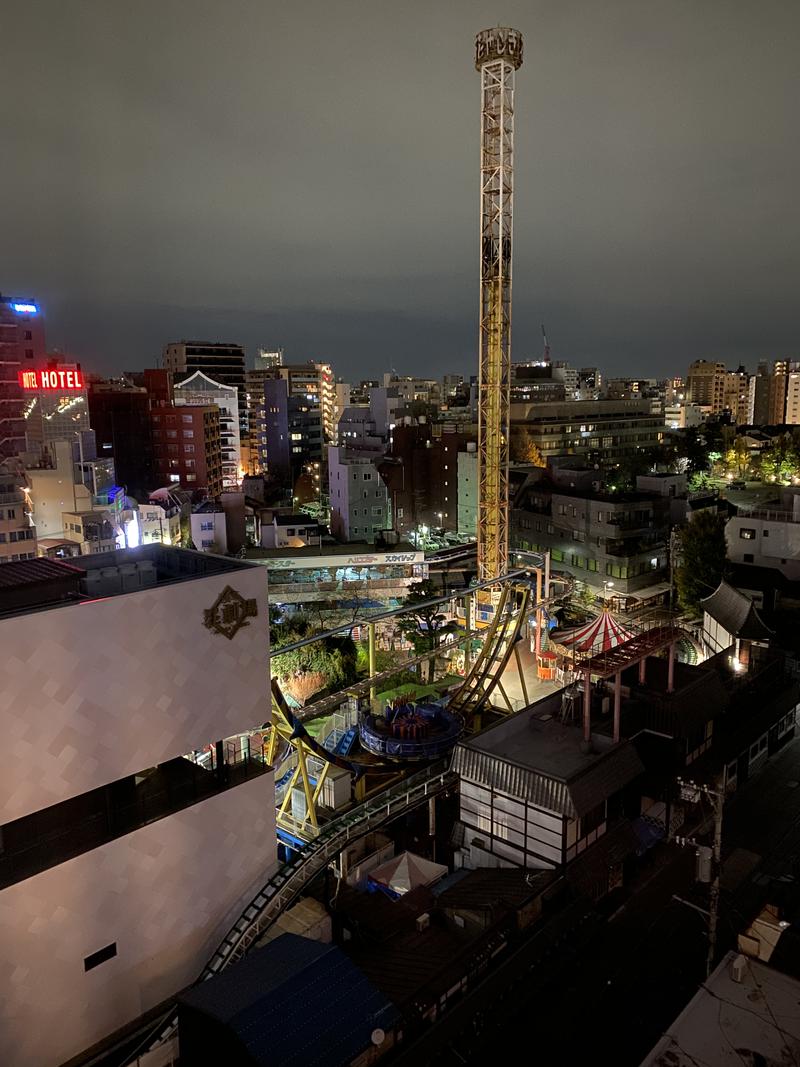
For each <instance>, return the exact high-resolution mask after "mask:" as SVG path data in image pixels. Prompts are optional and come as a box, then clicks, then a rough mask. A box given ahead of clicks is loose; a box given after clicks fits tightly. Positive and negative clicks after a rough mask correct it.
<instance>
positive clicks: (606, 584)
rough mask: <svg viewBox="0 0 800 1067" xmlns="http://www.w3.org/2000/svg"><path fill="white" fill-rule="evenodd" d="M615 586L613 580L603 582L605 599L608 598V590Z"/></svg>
mask: <svg viewBox="0 0 800 1067" xmlns="http://www.w3.org/2000/svg"><path fill="white" fill-rule="evenodd" d="M613 588H614V583H613V582H603V601H605V600H606V598H607V591H608V590H609V589H613Z"/></svg>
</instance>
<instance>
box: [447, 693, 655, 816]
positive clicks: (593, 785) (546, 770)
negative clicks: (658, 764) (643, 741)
mask: <svg viewBox="0 0 800 1067" xmlns="http://www.w3.org/2000/svg"><path fill="white" fill-rule="evenodd" d="M563 692H564V691H563V690H561V691H559V692H557V693H552V694H550V695H549V696H546V697H544V698H543V699H542V700H539V701H537V702H536V703H535V704H532V705H531V706H530V707H528V708H526V709H525V710H524V711H521V712H519V713H518V714H516V715H512V716H509V717H508V718H507V719H504V720H503V721H502V722H500V723H497V724H496V725H494V726H490V727H488V728H487V729H485V730H483V731H481V733H479V734H476V735H475V736H474V737H471V738H469V739H468V740H465V741H461V742H460V743H459V744H458V746H457V747H456V749H455V754H454V759H453V769H454V770H456V771H458V772H459V773H460V774H461V776H462V777H463V778H466V779H468V780H470V781H473V782H479V783H481V784H482V785H484V786H486V787H487V788H494V789H499V790H501V791H502V792H508V793H511V794H513V795H514V796H522V797H524V798H525V799H526V800H528V801H530V802H531V803H532V804H536V805H537V806H540V807H543V808H546V809H547V810H549V811H557V812H560V813H561V814H563V815H567V816H568V817H570V818H574V817H575V816H579V815H585V814H586V812H588V811H591V809H592V808H593V807H595V806H596V805H597V804H598V803H599V802H600V801H601V800H603V799H604V798H605V797H607V796H609V795H610V794H611V793H614V792H616V791H617V790H619V789H621V788H622V787H623V786H624V785H627V784H628V782H630V781H632V780H633V779H634V778H636V777H637V776H638V775H639V774H641V773H642V771H643V770H644V766H643V764H642V763H641V761H640V759H639V756H638V755H637V753H636V749H635V748H634V746H633V745H632V744H631V743H629V742H627V741H623V742H621V743H619V744H616V745H615V744H613V742H612V740H611V738H610V737H607V736H604V735H603V734H601V733H595V732H593V733H592V740H591V745H590V746H586V745H584V744H583V735H582V731H581V729H580V727H579V726H578V725H577V722H575V723H573V722H571V721H570V722H566V721H564V719H563V718H562V709H563V705H562V695H563ZM579 711H580V709H579V708H578V709H577V712H579ZM575 718H577V713H576V716H575Z"/></svg>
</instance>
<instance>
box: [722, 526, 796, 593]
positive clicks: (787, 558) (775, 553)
mask: <svg viewBox="0 0 800 1067" xmlns="http://www.w3.org/2000/svg"><path fill="white" fill-rule="evenodd" d="M766 515H772V516H773V517H772V518H768V517H765V516H766ZM748 535H749V536H748ZM725 539H726V541H727V545H728V559H729V560H730V561H731V562H732V563H752V564H753V565H754V566H756V567H772V568H774V569H775V570H778V571H780V572H781V574H784V575H785V576H786V577H787V578H788V579H789V580H790V581H797V580H798V579H800V519H798V518H796V517H795V516H794V515H791V514H789V513H785V512H767V513H764V512H759V513H758V514H757V515H734V516H733V518H731V519H730V520H729V521H728V525H727V526H726V527H725ZM751 556H752V559H751V558H749V557H751ZM745 557H748V558H745Z"/></svg>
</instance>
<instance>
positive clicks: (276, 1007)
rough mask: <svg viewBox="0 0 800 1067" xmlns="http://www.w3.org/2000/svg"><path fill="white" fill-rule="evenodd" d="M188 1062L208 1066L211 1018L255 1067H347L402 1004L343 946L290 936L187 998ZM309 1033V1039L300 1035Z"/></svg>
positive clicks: (184, 1033) (184, 1040) (183, 1004)
mask: <svg viewBox="0 0 800 1067" xmlns="http://www.w3.org/2000/svg"><path fill="white" fill-rule="evenodd" d="M178 1003H179V1017H180V1025H181V1059H182V1060H183V1058H184V1045H185V1044H186V1045H188V1046H189V1047H190V1050H191V1052H192V1053H193V1055H192V1056H191V1057H190V1062H191V1063H198V1064H199V1063H200V1059H199V1058H194V1057H195V1056H198V1057H199V1056H200V1055H202V1039H203V1036H204V1027H203V1019H204V1018H205V1019H207V1020H209V1022H211V1023H212V1024H217V1025H221V1026H224V1027H226V1028H227V1030H228V1031H229V1032H230V1041H231V1048H235V1047H238V1048H241V1047H242V1046H244V1048H245V1049H246V1052H247V1056H248V1059H247V1062H248V1063H252V1064H259V1065H264V1067H268V1065H269V1067H271V1065H273V1064H275V1065H277V1064H281V1065H283V1067H292V1065H297V1067H300V1065H305V1064H313V1065H314V1067H339V1065H340V1064H345V1063H350V1062H352V1061H353V1060H354V1059H355V1057H356V1056H357V1055H358V1054H359V1053H362V1052H364V1051H365V1050H366V1049H368V1048H369V1047H370V1045H371V1042H373V1034H374V1033H375V1031H376V1030H377V1029H379V1028H380V1029H382V1030H384V1031H389V1030H391V1029H392V1028H393V1027H394V1026H395V1025H396V1024H397V1023H398V1022H399V1019H400V1014H399V1012H398V1011H397V1009H396V1008H395V1006H394V1005H393V1004H392V1003H391V1002H390V1001H389V1000H388V999H387V997H386V996H385V995H384V994H383V993H381V992H380V991H379V990H378V989H377V988H376V987H375V985H373V983H372V982H370V980H369V979H368V978H367V977H366V976H365V975H364V974H363V973H362V971H361V970H359V968H358V967H356V966H355V965H354V964H353V963H352V962H351V960H349V959H348V957H347V956H346V955H345V954H344V952H342V950H341V949H339V948H337V947H336V946H335V945H327V944H322V943H320V942H319V941H312V940H310V939H308V938H305V937H300V936H299V935H296V934H283V935H282V936H281V937H278V938H276V939H275V940H274V941H272V942H270V943H269V944H268V945H266V946H265V947H264V948H259V949H256V950H255V951H254V952H252V953H251V954H250V955H249V956H247V957H246V958H245V959H244V960H242V961H241V962H239V963H237V964H236V966H235V967H231V968H230V969H229V970H227V971H225V972H223V973H222V974H220V975H218V976H217V977H215V978H212V979H210V980H209V981H207V982H201V983H199V984H198V985H196V986H194V987H193V988H192V989H190V990H188V991H187V992H185V993H183V994H181V996H180V998H179V1002H178ZM301 1034H302V1040H300V1041H299V1040H298V1035H301Z"/></svg>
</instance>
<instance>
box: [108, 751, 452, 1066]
mask: <svg viewBox="0 0 800 1067" xmlns="http://www.w3.org/2000/svg"><path fill="white" fill-rule="evenodd" d="M457 786H458V775H457V774H455V773H453V772H451V771H449V770H448V768H447V765H446V764H445V763H444V762H441V761H440V762H438V763H436V764H431V765H429V766H428V767H426V768H425V770H424V771H420V772H419V773H418V774H415V775H414V776H413V777H411V778H406V779H404V780H403V781H402V782H399V783H397V784H396V785H394V786H391V787H390V788H388V789H386V790H384V791H383V792H382V793H381V794H380V795H379V796H377V797H373V798H372V799H371V800H367V801H365V802H364V803H363V804H360V805H358V806H357V807H355V808H352V809H351V810H350V811H348V812H345V814H344V815H340V816H339V817H338V818H337V819H334V820H332V821H331V822H330V823H328V824H327V825H326V826H325V828H324V830H323V831H322V832H321V833H320V834H319V836H318V837H316V838H315V839H314V840H313V841H312V842H311V843H310V844H308V845H306V846H305V847H304V848H303V849H301V850H300V852H298V853H297V854H296V855H295V858H294V859H293V860H292V861H291V862H290V863H287V864H285V865H284V866H282V867H281V868H280V870H278V871H277V872H276V873H275V874H274V875H272V877H271V878H269V879H268V880H267V881H266V882H265V884H264V885H263V886H262V887H261V889H260V890H259V891H258V893H256V895H255V896H254V897H253V898H252V900H251V901H250V903H249V904H248V905H247V907H246V908H244V910H243V911H242V913H241V915H240V916H239V918H238V919H237V920H236V922H235V923H234V924H233V926H232V927H231V928H230V930H229V931H228V932H227V934H226V935H225V937H224V938H223V939H222V941H221V943H220V945H219V947H218V948H217V950H216V951H215V953H214V954H213V956H212V957H211V958H210V959H209V961H208V963H207V964H206V966H205V967H204V968H203V971H202V973H201V974H200V977H199V979H198V982H204V981H207V980H208V979H209V978H213V977H214V975H216V974H220V973H221V972H222V971H224V970H225V969H226V968H227V967H229V966H230V965H231V964H232V963H236V962H237V961H238V960H240V959H242V958H243V957H244V955H245V954H246V952H247V950H248V949H249V948H250V947H251V946H252V945H253V944H254V943H255V942H256V941H258V940H260V939H261V938H262V937H263V936H264V934H265V933H266V932H267V930H269V928H270V927H271V926H272V924H273V923H274V922H275V921H276V920H277V919H278V917H279V916H280V915H281V913H282V912H283V911H285V910H286V908H288V907H289V906H290V905H291V904H293V903H294V901H295V900H297V898H298V897H299V896H300V894H301V893H302V892H303V891H304V890H305V889H306V888H307V887H308V885H309V883H310V882H311V881H312V880H313V879H314V878H316V876H317V875H318V874H319V873H320V872H321V871H322V870H324V868H325V867H326V866H327V865H328V864H329V863H330V862H331V860H332V859H335V857H336V856H338V855H339V854H340V853H341V852H342V851H343V849H345V848H346V847H347V845H349V844H350V843H351V842H353V841H357V840H359V839H360V838H362V837H365V836H366V835H367V834H368V833H371V832H372V831H373V830H377V829H379V828H380V827H381V826H383V825H384V824H385V823H387V822H389V821H390V820H391V819H393V818H395V817H396V816H397V815H399V814H401V813H402V812H407V811H411V810H413V809H414V808H417V807H419V806H420V805H422V804H425V803H426V802H427V801H428V800H429V799H430V798H431V797H434V796H438V795H439V794H440V793H444V792H446V791H447V790H448V789H454V788H457ZM177 1026H178V1017H177V1009H176V1007H175V1005H174V1004H173V1005H171V1006H170V1009H169V1011H168V1012H167V1014H165V1015H164V1016H163V1017H162V1018H161V1019H160V1020H159V1021H158V1023H156V1024H155V1026H152V1027H148V1028H147V1029H148V1032H147V1036H146V1037H145V1038H144V1040H143V1041H142V1043H141V1044H140V1045H139V1047H138V1049H137V1050H136V1052H134V1053H133V1054H132V1055H131V1056H129V1057H127V1058H126V1060H125V1062H126V1063H131V1062H133V1061H135V1058H136V1056H138V1055H141V1054H142V1053H144V1052H145V1051H149V1050H150V1049H152V1048H155V1047H156V1046H157V1045H159V1044H162V1043H163V1042H165V1041H169V1040H170V1039H171V1038H172V1037H174V1035H175V1033H176V1031H177Z"/></svg>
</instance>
